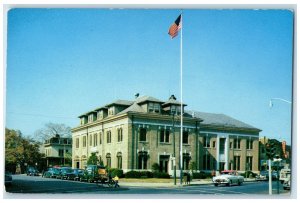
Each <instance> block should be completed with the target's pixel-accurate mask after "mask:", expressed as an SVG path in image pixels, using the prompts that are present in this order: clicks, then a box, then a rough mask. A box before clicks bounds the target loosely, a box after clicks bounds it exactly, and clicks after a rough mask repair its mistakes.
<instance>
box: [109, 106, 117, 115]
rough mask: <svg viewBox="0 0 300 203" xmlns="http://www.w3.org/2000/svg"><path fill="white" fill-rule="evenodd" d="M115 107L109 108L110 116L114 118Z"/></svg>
mask: <svg viewBox="0 0 300 203" xmlns="http://www.w3.org/2000/svg"><path fill="white" fill-rule="evenodd" d="M114 112H115V111H114V107H109V109H108V115H109V116H112V115H114Z"/></svg>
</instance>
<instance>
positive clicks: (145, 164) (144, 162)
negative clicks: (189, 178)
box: [99, 151, 191, 170]
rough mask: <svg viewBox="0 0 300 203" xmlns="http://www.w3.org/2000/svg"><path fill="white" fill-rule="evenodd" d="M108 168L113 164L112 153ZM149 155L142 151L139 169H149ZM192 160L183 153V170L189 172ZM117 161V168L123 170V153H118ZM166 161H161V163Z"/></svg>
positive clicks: (107, 162)
mask: <svg viewBox="0 0 300 203" xmlns="http://www.w3.org/2000/svg"><path fill="white" fill-rule="evenodd" d="M105 158H106V163H105V164H106V166H107V167H109V168H111V163H112V160H111V154H110V153H107V154H106V156H105ZM168 159H169V157H167V158H166V159H165V160H168ZM99 160H100V161H103V162H104V160H103V159H102V157H101V156H99ZM149 160H150V159H149V155H148V153H147V152H145V151H141V152H139V153H138V160H137V161H138V162H137V169H148V162H149ZM190 160H191V157H190V154H188V153H183V169H184V170H187V169H188V167H189V162H190ZM116 161H117V163H116V164H117V168H118V169H122V153H121V152H118V153H117V156H116ZM162 161H164V159H163V160H161V161H160V162H162ZM160 165H163V164H162V163H160Z"/></svg>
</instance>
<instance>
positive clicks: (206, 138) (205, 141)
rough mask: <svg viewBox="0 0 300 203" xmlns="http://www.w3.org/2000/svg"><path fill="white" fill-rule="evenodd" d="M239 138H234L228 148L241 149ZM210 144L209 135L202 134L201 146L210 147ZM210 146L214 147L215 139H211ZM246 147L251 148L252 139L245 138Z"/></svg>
mask: <svg viewBox="0 0 300 203" xmlns="http://www.w3.org/2000/svg"><path fill="white" fill-rule="evenodd" d="M241 141H242V140H241V139H239V138H235V139H233V142H230V143H229V148H230V149H241ZM210 144H211V137H209V136H204V137H203V147H205V148H210V146H211V145H210ZM212 148H216V141H212ZM246 149H253V140H251V139H247V140H246Z"/></svg>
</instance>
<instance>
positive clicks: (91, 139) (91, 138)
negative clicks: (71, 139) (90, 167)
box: [89, 135, 93, 146]
mask: <svg viewBox="0 0 300 203" xmlns="http://www.w3.org/2000/svg"><path fill="white" fill-rule="evenodd" d="M89 139H90V146H92V145H93V137H92V135H90V136H89Z"/></svg>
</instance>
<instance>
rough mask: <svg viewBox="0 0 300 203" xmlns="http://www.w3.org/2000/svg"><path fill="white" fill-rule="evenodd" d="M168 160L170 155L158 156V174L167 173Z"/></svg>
mask: <svg viewBox="0 0 300 203" xmlns="http://www.w3.org/2000/svg"><path fill="white" fill-rule="evenodd" d="M169 160H170V155H160V156H159V171H160V172H165V173H168V172H169Z"/></svg>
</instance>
